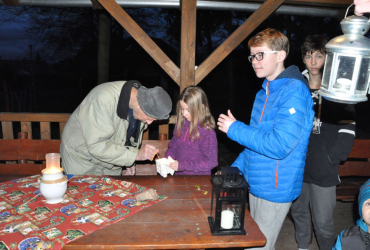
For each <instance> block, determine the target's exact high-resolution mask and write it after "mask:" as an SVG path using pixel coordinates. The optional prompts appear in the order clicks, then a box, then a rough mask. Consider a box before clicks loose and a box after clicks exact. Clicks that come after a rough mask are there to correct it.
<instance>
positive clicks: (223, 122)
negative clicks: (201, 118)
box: [217, 109, 236, 134]
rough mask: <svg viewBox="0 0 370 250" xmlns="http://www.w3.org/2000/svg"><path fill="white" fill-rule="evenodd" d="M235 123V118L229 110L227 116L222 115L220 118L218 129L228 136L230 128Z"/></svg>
mask: <svg viewBox="0 0 370 250" xmlns="http://www.w3.org/2000/svg"><path fill="white" fill-rule="evenodd" d="M235 121H236V119H235V117H234V116H233V114H231V112H230V109H228V110H227V115H224V114H221V115H220V117H219V118H218V122H217V126H218V129H219V130H221V131H222V132H224V133H226V134H227V131H229V127H230V126H231V124H233V122H235Z"/></svg>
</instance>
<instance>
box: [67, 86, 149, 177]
mask: <svg viewBox="0 0 370 250" xmlns="http://www.w3.org/2000/svg"><path fill="white" fill-rule="evenodd" d="M124 84H125V81H117V82H108V83H103V84H100V85H98V86H97V87H95V88H94V89H93V90H92V91H91V92H90V93H89V94H88V95H87V96H86V97H85V99H84V100H83V101H82V103H81V104H80V105H79V106H78V108H77V109H76V110H75V111H74V112H73V113H72V115H71V117H70V118H69V119H68V121H67V124H66V126H65V128H64V130H63V134H62V143H61V146H60V153H61V158H62V167H63V169H64V171H65V172H66V173H67V174H79V175H81V174H103V175H121V173H122V166H132V165H133V164H134V162H135V159H136V156H137V154H138V148H139V146H140V144H141V140H142V133H143V131H144V130H145V129H146V128H147V125H146V124H145V123H143V122H141V123H140V135H139V141H138V143H137V144H136V145H135V144H134V143H133V138H130V140H131V142H132V145H135V146H125V142H126V132H127V128H128V125H129V122H128V120H126V119H121V118H120V117H118V115H117V104H118V100H119V97H120V93H121V89H122V87H123V85H124ZM130 91H131V88H130ZM127 108H128V107H127Z"/></svg>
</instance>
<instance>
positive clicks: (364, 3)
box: [353, 0, 370, 16]
mask: <svg viewBox="0 0 370 250" xmlns="http://www.w3.org/2000/svg"><path fill="white" fill-rule="evenodd" d="M353 3H354V4H355V15H356V16H362V15H363V14H364V13H366V12H370V0H354V2H353Z"/></svg>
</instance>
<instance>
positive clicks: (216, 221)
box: [208, 167, 248, 235]
mask: <svg viewBox="0 0 370 250" xmlns="http://www.w3.org/2000/svg"><path fill="white" fill-rule="evenodd" d="M247 192H248V183H247V182H246V181H245V179H244V177H243V174H242V173H241V172H240V170H239V169H238V168H236V167H222V168H221V173H220V174H219V175H212V204H211V216H210V217H208V222H209V226H210V228H211V233H212V235H245V234H246V231H245V229H244V216H245V206H246V202H247Z"/></svg>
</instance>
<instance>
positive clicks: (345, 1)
mask: <svg viewBox="0 0 370 250" xmlns="http://www.w3.org/2000/svg"><path fill="white" fill-rule="evenodd" d="M205 1H208V0H205ZM223 2H235V0H223ZM239 2H244V3H248V2H250V3H252V2H254V3H256V2H257V3H263V2H265V0H253V1H250V0H241V1H239ZM351 4H353V0H285V1H284V5H303V6H306V7H327V8H333V9H336V8H347V7H348V6H350V5H351Z"/></svg>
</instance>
